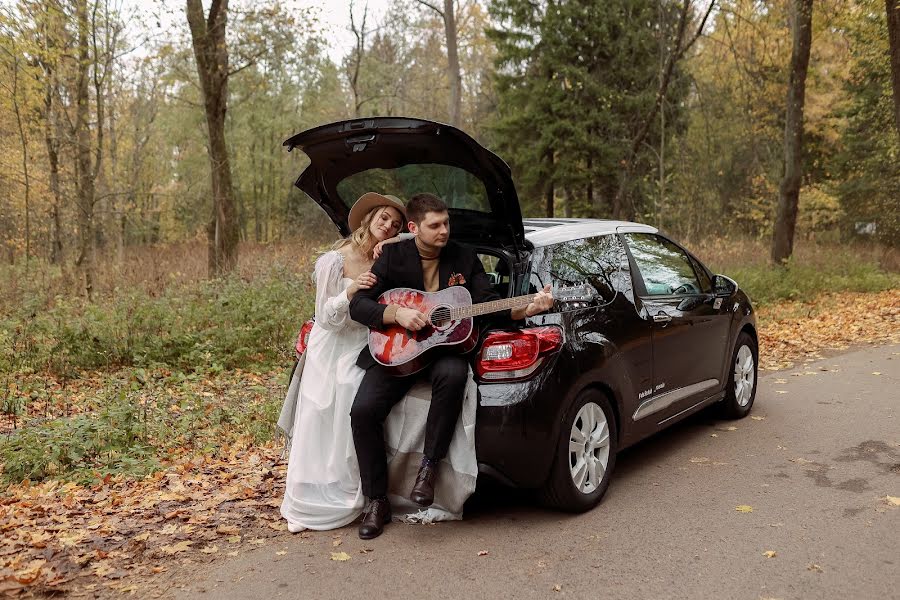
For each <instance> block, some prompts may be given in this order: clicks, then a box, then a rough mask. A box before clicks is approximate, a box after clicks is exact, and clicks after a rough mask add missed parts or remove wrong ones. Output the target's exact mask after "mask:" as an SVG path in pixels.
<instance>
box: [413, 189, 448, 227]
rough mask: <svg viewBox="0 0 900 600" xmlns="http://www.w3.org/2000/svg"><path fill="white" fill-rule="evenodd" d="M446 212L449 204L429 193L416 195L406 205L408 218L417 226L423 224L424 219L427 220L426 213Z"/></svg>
mask: <svg viewBox="0 0 900 600" xmlns="http://www.w3.org/2000/svg"><path fill="white" fill-rule="evenodd" d="M446 211H447V204H446V203H445V202H444V201H443V200H441V199H440V198H438V197H437V196H435V195H434V194H429V193H428V192H422V193H421V194H416V195H415V196H413V197H412V198H410V199H409V202H408V203H407V204H406V217H407V218H408V219H409V220H410V221H412V222H413V223H415V224H416V225H418V224H419V223H421V222H422V219H424V218H425V213H429V212H446Z"/></svg>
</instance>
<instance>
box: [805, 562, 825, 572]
mask: <svg viewBox="0 0 900 600" xmlns="http://www.w3.org/2000/svg"><path fill="white" fill-rule="evenodd" d="M806 570H807V571H815V572H816V573H822V572H823V570H822V567H821V566H819V565H817V564H811V565H809V566H808V567H806Z"/></svg>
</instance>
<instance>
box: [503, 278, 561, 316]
mask: <svg viewBox="0 0 900 600" xmlns="http://www.w3.org/2000/svg"><path fill="white" fill-rule="evenodd" d="M551 289H552V288H551V287H550V284H549V283H548V284H547V285H545V286H544V289H542V290H541V291H539V292H538V293H537V294H535V295H534V298H532V300H531V302H530V303H529V304H528V306H526V307H525V308H516V309H513V310H512V311H511V316H512V318H513V320H514V321H518V320H520V319H524V318H526V317H533V316H534V315H536V314H539V313H542V312H544V311H545V310H550V308H551V307H552V306H553V293H552V291H551Z"/></svg>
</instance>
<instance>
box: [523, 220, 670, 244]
mask: <svg viewBox="0 0 900 600" xmlns="http://www.w3.org/2000/svg"><path fill="white" fill-rule="evenodd" d="M522 222H523V224H524V225H525V239H527V240H528V241H529V242H531V243H532V244H534V245H535V246H536V247H537V246H548V245H550V244H559V243H561V242H570V241H572V240H577V239H581V238H586V237H593V236H597V235H604V234H609V233H616V232H617V231H618V232H620V233H656V232H657V231H658V230H657V229H656V227H653V226H651V225H644V224H641V223H632V222H630V221H611V220H606V219H550V218H543V219H523V220H522Z"/></svg>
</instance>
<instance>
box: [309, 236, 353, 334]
mask: <svg viewBox="0 0 900 600" xmlns="http://www.w3.org/2000/svg"><path fill="white" fill-rule="evenodd" d="M314 276H315V279H316V323H317V324H318V325H319V326H320V327H322V328H323V329H327V330H329V331H337V330H339V329H342V328H343V327H344V325H346V324H347V322H348V321H349V319H350V314H349V309H350V301H349V300H348V299H347V291H346V290H345V289H344V286H343V278H344V256H343V255H342V254H341V253H340V252H337V251H331V252H326V253H325V254H323V255H322V256H320V257H319V259H318V260H317V261H316V268H315V274H314Z"/></svg>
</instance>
